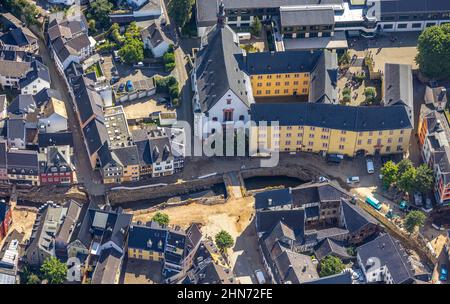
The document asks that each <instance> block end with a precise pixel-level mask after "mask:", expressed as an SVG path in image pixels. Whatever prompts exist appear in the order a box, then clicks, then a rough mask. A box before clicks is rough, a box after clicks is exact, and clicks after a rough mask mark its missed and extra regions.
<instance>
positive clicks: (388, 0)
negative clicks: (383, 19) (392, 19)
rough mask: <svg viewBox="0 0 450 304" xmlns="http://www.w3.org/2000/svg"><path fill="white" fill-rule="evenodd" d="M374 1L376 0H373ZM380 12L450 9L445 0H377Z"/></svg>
mask: <svg viewBox="0 0 450 304" xmlns="http://www.w3.org/2000/svg"><path fill="white" fill-rule="evenodd" d="M375 1H376V0H375ZM378 1H380V3H381V5H380V9H381V14H382V15H383V14H398V13H425V12H442V11H450V3H449V2H448V1H445V0H378Z"/></svg>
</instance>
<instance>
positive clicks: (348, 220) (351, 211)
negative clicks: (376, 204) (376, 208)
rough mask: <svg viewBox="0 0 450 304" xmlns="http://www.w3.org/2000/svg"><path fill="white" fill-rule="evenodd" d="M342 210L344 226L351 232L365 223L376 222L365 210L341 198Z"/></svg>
mask: <svg viewBox="0 0 450 304" xmlns="http://www.w3.org/2000/svg"><path fill="white" fill-rule="evenodd" d="M341 206H342V212H343V217H344V222H345V228H346V229H347V230H348V231H350V232H351V233H353V232H357V231H359V230H360V229H361V228H363V227H364V226H365V225H367V224H374V225H376V224H377V222H376V220H375V219H374V218H372V217H371V216H370V215H369V214H368V213H367V212H366V211H364V210H362V209H360V208H359V207H357V206H355V205H353V204H351V203H349V202H348V201H347V200H345V199H341Z"/></svg>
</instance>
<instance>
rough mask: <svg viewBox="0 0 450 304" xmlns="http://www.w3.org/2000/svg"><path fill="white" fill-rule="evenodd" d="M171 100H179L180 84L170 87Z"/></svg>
mask: <svg viewBox="0 0 450 304" xmlns="http://www.w3.org/2000/svg"><path fill="white" fill-rule="evenodd" d="M169 95H170V98H177V97H178V96H179V95H180V90H179V89H178V83H177V84H174V85H172V86H170V87H169Z"/></svg>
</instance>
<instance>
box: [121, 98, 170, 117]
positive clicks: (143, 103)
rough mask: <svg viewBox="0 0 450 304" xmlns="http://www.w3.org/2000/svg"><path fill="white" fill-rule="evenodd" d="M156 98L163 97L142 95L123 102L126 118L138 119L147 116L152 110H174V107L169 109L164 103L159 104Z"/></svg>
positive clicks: (168, 111) (167, 111)
mask: <svg viewBox="0 0 450 304" xmlns="http://www.w3.org/2000/svg"><path fill="white" fill-rule="evenodd" d="M158 98H164V97H162V96H158V95H155V96H151V97H144V98H140V99H137V100H133V101H130V102H126V103H124V104H123V109H124V111H125V116H126V117H127V119H140V118H148V117H150V114H152V113H153V112H159V111H161V112H166V113H172V112H175V110H174V109H170V108H168V107H167V105H166V104H160V103H158V102H157V99H158Z"/></svg>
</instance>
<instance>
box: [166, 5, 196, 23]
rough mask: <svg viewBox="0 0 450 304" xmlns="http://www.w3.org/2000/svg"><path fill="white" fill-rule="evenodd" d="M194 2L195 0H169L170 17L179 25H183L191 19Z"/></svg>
mask: <svg viewBox="0 0 450 304" xmlns="http://www.w3.org/2000/svg"><path fill="white" fill-rule="evenodd" d="M194 3H195V0H170V1H169V5H168V11H169V16H170V18H171V19H172V20H173V21H175V23H176V24H177V25H178V26H179V27H183V26H184V25H185V24H186V23H187V22H188V21H189V20H190V19H191V15H192V7H193V5H194Z"/></svg>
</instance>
